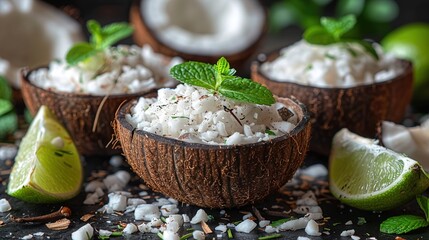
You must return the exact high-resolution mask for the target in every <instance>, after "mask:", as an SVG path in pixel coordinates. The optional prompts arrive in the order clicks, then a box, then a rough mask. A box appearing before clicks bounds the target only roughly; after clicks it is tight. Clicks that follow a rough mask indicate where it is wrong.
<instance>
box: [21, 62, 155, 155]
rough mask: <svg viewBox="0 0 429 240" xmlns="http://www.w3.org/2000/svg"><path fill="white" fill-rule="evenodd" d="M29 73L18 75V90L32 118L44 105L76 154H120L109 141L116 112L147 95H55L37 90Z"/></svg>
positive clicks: (114, 144)
mask: <svg viewBox="0 0 429 240" xmlns="http://www.w3.org/2000/svg"><path fill="white" fill-rule="evenodd" d="M30 74H31V71H28V70H23V71H22V74H21V78H22V79H21V84H22V87H21V91H22V96H23V99H24V102H25V105H26V106H27V108H28V109H29V111H30V113H31V114H32V115H33V116H34V115H35V114H36V113H37V111H38V110H39V108H40V106H42V105H46V106H47V107H48V108H49V109H50V110H51V111H52V112H53V113H54V114H55V115H56V116H57V118H58V119H59V120H60V121H61V123H62V124H63V126H64V127H65V128H66V129H67V130H68V131H69V133H70V135H71V137H72V138H73V140H74V142H75V144H76V147H77V149H78V150H79V153H80V154H82V155H85V156H96V155H100V156H101V155H112V154H119V153H120V152H121V150H120V148H119V146H118V145H117V143H115V142H114V141H113V142H112V139H113V138H112V136H113V128H112V122H113V120H114V116H115V112H116V110H117V108H118V107H119V105H120V104H121V103H123V102H124V101H126V100H130V99H134V98H137V97H139V96H142V95H144V94H147V92H141V93H135V94H123V95H110V96H108V97H105V96H93V95H87V94H76V93H67V92H55V91H49V90H46V89H43V88H40V87H38V86H36V85H34V84H33V83H31V82H30V81H29V80H28V76H29V75H30Z"/></svg>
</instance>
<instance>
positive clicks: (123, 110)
mask: <svg viewBox="0 0 429 240" xmlns="http://www.w3.org/2000/svg"><path fill="white" fill-rule="evenodd" d="M277 99H287V100H290V101H292V102H293V103H294V104H296V105H297V107H299V108H300V109H301V110H302V117H301V118H300V121H299V122H298V124H297V125H296V126H295V128H294V129H293V130H292V131H291V132H289V133H286V134H284V135H282V136H279V137H275V138H272V139H269V140H268V141H261V142H256V143H247V144H237V145H216V144H203V143H192V142H186V141H183V140H180V139H176V138H170V137H165V136H161V135H158V134H155V133H151V132H147V131H144V130H141V129H136V128H134V127H133V126H132V125H131V123H129V122H128V120H127V119H126V118H125V116H126V114H129V112H130V109H131V107H133V105H135V103H136V102H137V100H132V101H128V102H125V103H124V104H123V105H122V106H120V107H119V108H118V110H117V111H116V114H115V120H116V121H117V122H119V124H120V125H122V127H124V128H125V129H127V130H128V131H130V132H131V133H133V134H138V135H141V136H144V137H149V138H151V139H154V140H156V141H159V142H162V143H165V144H170V145H179V146H181V147H188V148H193V149H203V150H232V149H237V148H252V147H257V146H263V145H270V144H273V143H275V142H281V141H285V140H286V139H288V138H293V137H294V136H296V135H297V134H299V133H300V132H302V131H303V130H304V129H305V128H306V127H307V125H308V124H309V123H310V122H309V121H310V113H309V111H308V110H307V107H306V106H305V105H304V104H303V103H301V102H300V101H298V100H297V99H295V98H283V97H277ZM118 132H120V131H118ZM117 134H118V133H117ZM119 134H120V133H119ZM117 137H118V136H117Z"/></svg>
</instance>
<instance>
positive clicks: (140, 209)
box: [134, 204, 161, 221]
mask: <svg viewBox="0 0 429 240" xmlns="http://www.w3.org/2000/svg"><path fill="white" fill-rule="evenodd" d="M160 216H161V213H160V212H159V209H158V207H157V206H156V205H153V204H140V205H138V206H137V208H136V209H135V211H134V218H135V219H136V220H144V221H151V220H152V219H153V218H157V219H159V218H160Z"/></svg>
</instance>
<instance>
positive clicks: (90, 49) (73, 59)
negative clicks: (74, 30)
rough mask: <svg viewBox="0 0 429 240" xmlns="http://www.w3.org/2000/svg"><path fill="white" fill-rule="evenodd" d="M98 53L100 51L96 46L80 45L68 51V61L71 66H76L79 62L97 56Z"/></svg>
mask: <svg viewBox="0 0 429 240" xmlns="http://www.w3.org/2000/svg"><path fill="white" fill-rule="evenodd" d="M98 51H99V50H97V49H96V48H95V47H94V45H91V44H89V43H78V44H75V45H74V46H73V47H72V48H71V49H70V50H69V51H68V53H67V55H66V61H67V63H68V64H69V65H76V64H78V63H79V62H81V61H83V60H86V59H87V58H89V57H91V56H93V55H95V54H96V53H97V52H98Z"/></svg>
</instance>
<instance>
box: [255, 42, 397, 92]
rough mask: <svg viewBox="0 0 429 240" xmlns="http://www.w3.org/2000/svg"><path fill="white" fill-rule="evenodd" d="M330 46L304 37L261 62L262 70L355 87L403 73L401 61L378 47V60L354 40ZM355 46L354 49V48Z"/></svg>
mask: <svg viewBox="0 0 429 240" xmlns="http://www.w3.org/2000/svg"><path fill="white" fill-rule="evenodd" d="M348 46H349V49H348V48H346V47H344V45H343V44H331V45H327V46H320V45H312V44H309V43H307V42H306V41H304V40H301V41H299V42H297V43H295V44H293V45H291V46H289V47H287V48H284V49H282V50H281V52H280V56H279V57H278V58H276V59H275V60H274V61H272V62H265V63H264V64H262V65H261V71H262V72H263V73H264V74H266V75H267V76H268V77H270V78H271V79H273V80H276V81H288V82H296V83H300V84H304V85H311V86H317V87H352V86H357V85H363V84H372V83H375V82H382V81H386V80H390V79H392V78H393V77H395V76H397V75H399V74H400V73H402V71H403V68H402V67H401V65H400V62H399V61H398V60H397V59H396V58H394V57H393V55H390V54H384V53H383V52H382V49H381V47H380V46H379V45H377V44H374V47H375V49H376V51H377V53H378V55H379V57H380V60H378V61H377V60H376V59H375V58H374V57H373V56H371V55H370V54H369V53H367V52H366V51H365V50H364V49H363V48H362V47H361V46H360V45H358V44H353V43H350V44H349V45H348ZM350 49H351V50H350Z"/></svg>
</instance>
